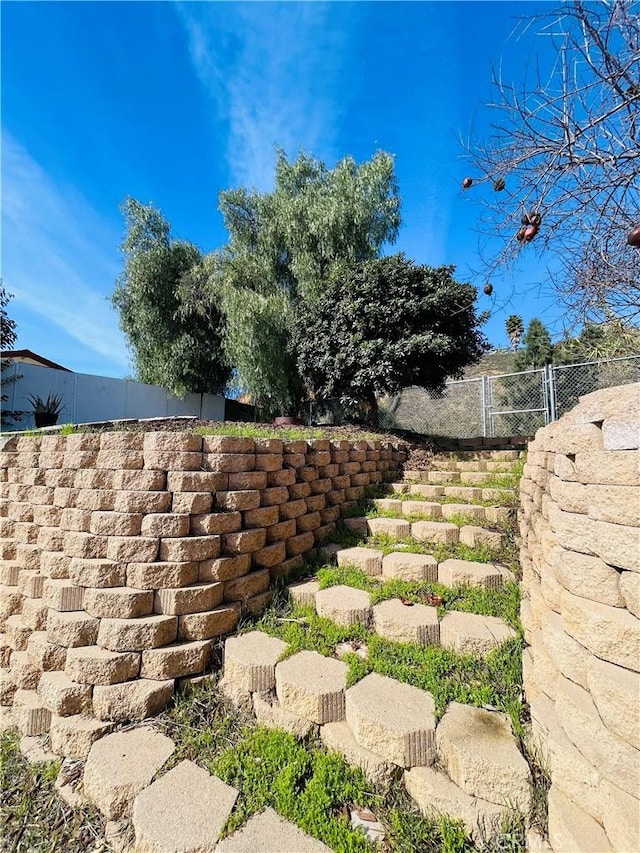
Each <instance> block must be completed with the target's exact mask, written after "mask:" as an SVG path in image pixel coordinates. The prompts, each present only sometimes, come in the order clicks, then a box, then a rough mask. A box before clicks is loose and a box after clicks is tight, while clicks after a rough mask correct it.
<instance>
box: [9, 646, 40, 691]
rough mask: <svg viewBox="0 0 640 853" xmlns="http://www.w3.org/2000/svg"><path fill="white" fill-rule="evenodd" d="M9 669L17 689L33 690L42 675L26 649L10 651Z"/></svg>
mask: <svg viewBox="0 0 640 853" xmlns="http://www.w3.org/2000/svg"><path fill="white" fill-rule="evenodd" d="M9 670H10V673H9V677H10V679H11V682H12V683H13V685H14V686H15V688H17V689H19V690H35V689H36V688H37V686H38V682H39V681H40V678H41V676H42V670H41V669H40V667H39V666H38V664H37V663H36V662H35V661H34V660H33V659H32V658H30V657H29V656H28V654H27V653H26V651H17V650H16V651H12V652H11V657H10V659H9ZM3 704H6V702H5V700H3Z"/></svg>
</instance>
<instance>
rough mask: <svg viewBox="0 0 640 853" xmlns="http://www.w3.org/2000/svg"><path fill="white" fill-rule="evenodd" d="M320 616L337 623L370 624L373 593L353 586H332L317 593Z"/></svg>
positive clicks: (317, 610) (317, 609)
mask: <svg viewBox="0 0 640 853" xmlns="http://www.w3.org/2000/svg"><path fill="white" fill-rule="evenodd" d="M316 612H317V614H318V616H324V617H325V618H326V619H331V621H332V622H335V623H336V624H337V625H358V624H360V625H365V626H366V625H368V624H369V620H370V618H371V594H370V593H368V592H365V591H364V590H362V589H354V588H353V587H351V586H343V585H340V586H330V587H327V589H321V590H320V591H319V592H317V593H316Z"/></svg>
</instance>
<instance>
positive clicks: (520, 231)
mask: <svg viewBox="0 0 640 853" xmlns="http://www.w3.org/2000/svg"><path fill="white" fill-rule="evenodd" d="M524 231H525V226H524V225H523V226H522V228H519V229H518V231H517V232H516V240H517V241H518V243H524Z"/></svg>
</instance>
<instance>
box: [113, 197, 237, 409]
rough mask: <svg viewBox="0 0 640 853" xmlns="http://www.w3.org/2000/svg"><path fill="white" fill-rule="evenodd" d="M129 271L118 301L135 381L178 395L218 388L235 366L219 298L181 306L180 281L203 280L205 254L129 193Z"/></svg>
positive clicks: (126, 242) (195, 282)
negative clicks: (229, 359) (225, 341)
mask: <svg viewBox="0 0 640 853" xmlns="http://www.w3.org/2000/svg"><path fill="white" fill-rule="evenodd" d="M122 211H123V214H124V217H125V220H126V225H127V234H126V238H125V240H124V243H123V244H122V251H123V252H124V258H125V262H124V270H123V272H122V273H121V275H120V276H119V278H118V281H117V284H116V288H115V291H114V293H113V296H112V302H113V304H114V305H115V307H116V308H117V310H118V311H119V314H120V327H121V328H122V331H123V332H124V333H125V335H126V337H127V341H128V344H129V347H130V349H131V352H132V355H133V362H134V367H135V373H136V378H137V379H138V380H139V381H141V382H148V383H150V384H152V385H161V386H162V387H163V388H167V389H168V390H169V391H171V393H173V394H175V395H176V396H178V397H183V396H184V395H185V394H187V393H190V392H195V393H198V394H202V393H218V392H220V391H221V390H222V389H223V388H224V386H225V385H226V383H227V381H228V379H229V376H230V369H229V367H228V365H227V363H226V361H225V360H224V358H223V357H222V334H223V329H224V323H223V319H222V315H221V313H220V311H219V309H218V308H217V306H216V304H215V302H213V301H210V302H209V303H208V304H207V306H206V309H204V310H202V311H198V310H196V307H195V305H194V304H193V303H192V304H189V305H186V304H183V303H182V300H181V299H180V291H179V289H180V283H181V281H182V279H183V278H184V277H186V276H189V277H190V279H191V285H192V287H194V288H197V286H198V284H200V285H202V281H201V279H200V278H199V273H198V268H197V267H198V264H199V263H200V261H201V259H202V256H201V254H200V252H199V250H198V249H197V248H196V247H195V246H194V245H193V244H191V243H188V242H185V241H182V240H174V239H172V238H171V237H170V225H169V223H168V222H167V221H166V220H165V219H163V217H162V215H161V214H160V213H159V212H158V211H157V210H155V209H154V208H153V207H152V206H151V205H143V204H141V203H140V202H138V201H136V200H135V199H133V198H127V199H126V201H125V203H124V205H123V206H122Z"/></svg>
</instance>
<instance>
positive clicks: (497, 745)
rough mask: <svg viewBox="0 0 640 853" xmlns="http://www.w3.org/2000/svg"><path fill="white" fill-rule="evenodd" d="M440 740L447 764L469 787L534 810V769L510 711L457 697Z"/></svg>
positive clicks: (501, 802) (454, 776) (495, 799)
mask: <svg viewBox="0 0 640 853" xmlns="http://www.w3.org/2000/svg"><path fill="white" fill-rule="evenodd" d="M436 744H437V748H438V758H439V759H440V762H441V763H442V766H443V767H444V769H445V770H446V771H447V773H448V774H449V776H450V777H451V779H452V781H453V782H455V783H456V785H458V786H459V787H460V788H462V789H463V791H465V792H466V793H467V794H469V795H471V796H473V797H480V798H481V799H483V800H489V802H491V803H498V804H499V805H503V806H512V807H516V808H519V809H521V810H522V811H523V812H524V813H525V814H527V813H528V811H529V805H530V800H531V773H530V771H529V766H528V764H527V762H526V761H525V759H524V758H523V756H522V753H521V752H520V750H519V749H518V742H517V741H516V739H515V737H514V736H513V733H512V731H511V723H510V722H509V719H508V717H507V716H506V714H502V713H499V712H497V711H485V710H484V708H473V707H471V706H470V705H461V704H460V703H458V702H452V703H451V704H450V705H449V707H448V708H447V711H446V713H445V715H444V717H443V718H442V720H441V721H440V724H439V726H438V729H437V731H436Z"/></svg>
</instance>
